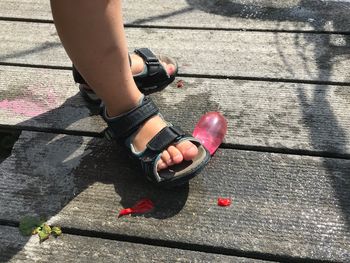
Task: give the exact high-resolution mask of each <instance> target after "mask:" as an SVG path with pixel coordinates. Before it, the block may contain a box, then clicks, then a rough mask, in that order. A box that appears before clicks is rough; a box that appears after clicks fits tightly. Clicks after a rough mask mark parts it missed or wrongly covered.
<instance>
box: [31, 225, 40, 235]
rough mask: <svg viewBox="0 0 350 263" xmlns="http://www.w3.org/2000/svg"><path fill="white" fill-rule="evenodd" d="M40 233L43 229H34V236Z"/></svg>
mask: <svg viewBox="0 0 350 263" xmlns="http://www.w3.org/2000/svg"><path fill="white" fill-rule="evenodd" d="M39 231H41V227H40V226H39V227H37V228H34V230H33V231H32V235H36V234H38V233H39Z"/></svg>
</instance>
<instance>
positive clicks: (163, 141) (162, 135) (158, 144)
mask: <svg viewBox="0 0 350 263" xmlns="http://www.w3.org/2000/svg"><path fill="white" fill-rule="evenodd" d="M184 135H186V133H185V132H184V131H183V130H181V129H180V128H179V127H174V126H167V127H165V128H163V129H162V130H161V131H160V132H159V133H157V134H156V135H155V136H154V137H153V139H152V140H151V141H150V142H148V144H147V148H148V149H150V150H152V151H154V152H162V151H163V150H165V149H166V148H167V147H168V146H169V145H170V144H171V143H172V142H174V141H176V140H177V139H179V138H181V137H182V136H184Z"/></svg>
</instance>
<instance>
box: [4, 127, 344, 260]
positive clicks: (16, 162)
mask: <svg viewBox="0 0 350 263" xmlns="http://www.w3.org/2000/svg"><path fill="white" fill-rule="evenodd" d="M349 169H350V160H341V159H329V158H316V157H307V156H295V155H294V156H293V155H283V154H270V153H262V152H260V153H258V152H248V151H236V150H220V151H219V152H218V153H217V154H216V156H215V157H214V158H213V159H212V161H211V163H210V164H209V165H208V166H207V167H206V169H205V170H204V171H203V172H202V174H201V175H200V176H198V177H196V178H195V179H194V180H193V181H191V183H190V185H189V187H184V188H179V189H174V190H171V191H169V190H161V189H157V188H154V187H152V186H151V185H149V184H148V183H146V182H145V180H144V179H142V176H141V175H140V172H139V171H138V169H136V168H135V165H134V162H131V161H130V160H129V159H128V158H127V157H126V156H125V154H123V151H122V150H121V149H120V148H118V147H117V146H111V145H107V144H106V143H105V141H102V140H100V139H93V138H83V137H78V136H64V135H56V134H45V133H44V134H41V133H38V134H35V133H29V132H23V133H22V135H21V137H20V140H19V141H18V142H17V143H16V145H15V147H14V149H13V153H12V155H11V156H10V157H9V158H7V159H6V160H5V161H4V162H2V163H1V165H0V175H1V176H0V193H1V195H0V205H1V207H2V208H3V209H1V211H0V219H5V220H19V219H20V218H21V217H22V216H24V215H26V214H33V215H42V214H45V215H47V216H48V217H49V218H51V219H50V222H51V223H52V224H59V225H62V226H69V227H74V228H81V229H88V230H96V231H102V232H109V233H117V234H121V235H129V236H137V237H143V238H151V239H153V238H154V239H157V240H167V241H177V242H183V243H191V244H197V245H207V246H213V247H222V248H226V249H234V250H239V251H243V252H256V253H268V254H272V255H282V256H293V257H298V258H313V259H324V260H334V261H346V260H348V259H349V257H350V249H349V248H350V202H349V198H348V197H349V193H350V177H349ZM219 196H223V197H231V198H233V204H232V205H231V206H230V207H226V208H222V207H218V206H217V205H216V200H217V198H218V197H219ZM145 197H147V198H150V199H152V200H153V201H154V202H155V207H156V208H155V210H154V211H153V212H151V213H149V214H147V215H145V216H144V217H143V216H136V217H122V218H119V219H118V218H117V214H118V211H119V210H120V209H121V208H123V207H130V206H131V205H133V204H134V203H135V202H136V201H137V200H139V199H141V198H145Z"/></svg>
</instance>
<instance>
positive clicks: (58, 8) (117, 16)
mask: <svg viewBox="0 0 350 263" xmlns="http://www.w3.org/2000/svg"><path fill="white" fill-rule="evenodd" d="M51 7H52V13H53V17H54V21H55V25H56V28H57V32H58V34H59V36H60V38H61V41H62V44H63V46H64V48H65V49H66V51H67V53H68V55H69V57H70V58H71V60H72V61H73V63H74V65H76V67H77V68H78V70H79V72H80V73H81V74H82V76H83V77H84V78H85V79H86V80H87V82H88V83H89V85H90V87H93V88H94V91H95V93H96V94H97V95H98V97H100V98H101V99H102V100H103V102H104V103H105V105H106V109H107V112H108V114H109V116H111V117H112V116H117V115H119V114H121V113H124V112H126V111H128V110H130V109H131V108H133V107H135V106H136V105H137V104H138V102H139V100H140V98H141V96H142V95H141V93H140V91H139V90H138V88H137V87H136V84H135V82H134V80H133V76H132V71H131V69H130V65H129V60H128V49H127V43H126V37H125V32H124V26H123V20H122V9H121V1H120V0H89V1H86V0H74V1H72V0H51ZM165 126H166V124H165V123H164V122H163V121H162V119H161V118H160V117H159V116H155V117H153V118H151V119H150V120H148V121H147V122H145V123H144V125H143V126H142V127H141V129H140V130H139V132H138V133H137V135H136V136H135V138H134V141H133V144H134V146H135V148H136V149H137V150H142V149H144V148H145V147H146V144H147V142H148V141H150V140H151V139H152V138H153V136H154V135H155V134H157V133H158V132H159V131H160V130H161V129H162V128H163V127H165ZM197 153H198V150H197V148H196V146H195V145H193V144H192V143H191V142H188V141H184V142H182V143H180V144H178V145H176V146H170V147H168V149H167V150H166V151H164V152H163V155H162V159H161V160H160V161H159V163H158V168H159V169H164V168H166V167H167V166H170V165H172V164H177V163H180V162H182V161H183V159H185V160H191V159H193V158H194V157H195V156H196V155H197Z"/></svg>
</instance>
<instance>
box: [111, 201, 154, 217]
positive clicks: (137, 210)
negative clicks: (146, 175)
mask: <svg viewBox="0 0 350 263" xmlns="http://www.w3.org/2000/svg"><path fill="white" fill-rule="evenodd" d="M153 208H154V204H153V202H152V201H151V200H150V199H146V198H145V199H142V200H140V201H138V202H137V203H136V204H135V205H134V206H133V207H131V208H124V209H122V210H120V212H119V215H118V217H121V216H125V215H130V214H144V213H147V212H149V211H151V210H152V209H153Z"/></svg>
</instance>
